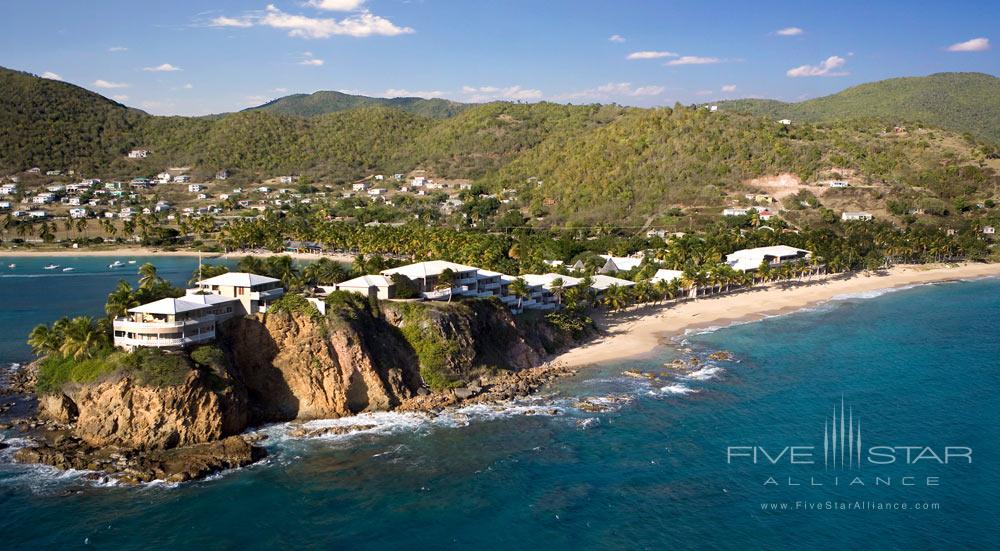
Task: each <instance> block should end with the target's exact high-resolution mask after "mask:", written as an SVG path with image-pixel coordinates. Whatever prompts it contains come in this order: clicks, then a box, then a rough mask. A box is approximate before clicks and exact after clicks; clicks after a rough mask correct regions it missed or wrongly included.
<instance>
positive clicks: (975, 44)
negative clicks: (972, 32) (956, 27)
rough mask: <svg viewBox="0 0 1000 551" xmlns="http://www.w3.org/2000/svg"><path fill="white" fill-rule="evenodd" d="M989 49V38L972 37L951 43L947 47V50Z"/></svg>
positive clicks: (976, 50) (971, 50) (983, 50)
mask: <svg viewBox="0 0 1000 551" xmlns="http://www.w3.org/2000/svg"><path fill="white" fill-rule="evenodd" d="M989 49H990V39H989V38H973V39H972V40H966V41H965V42H959V43H958V44H952V45H951V46H948V48H947V50H948V51H949V52H985V51H986V50H989Z"/></svg>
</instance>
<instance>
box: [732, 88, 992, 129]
mask: <svg viewBox="0 0 1000 551" xmlns="http://www.w3.org/2000/svg"><path fill="white" fill-rule="evenodd" d="M715 105H718V106H719V108H720V109H726V110H734V111H744V112H748V113H752V114H755V115H761V116H766V117H771V118H782V119H784V118H788V119H792V120H793V121H795V120H799V121H803V122H835V121H845V120H851V119H860V118H875V119H879V120H882V121H885V122H889V123H898V124H909V123H923V124H927V125H931V126H937V127H940V128H944V129H946V130H952V131H955V132H960V133H969V134H971V135H972V136H975V137H976V138H979V139H985V140H989V141H991V142H993V143H994V144H997V143H1000V78H997V77H995V76H993V75H989V74H986V73H976V72H943V73H933V74H930V75H927V76H923V77H898V78H892V79H885V80H879V81H874V82H868V83H864V84H859V85H857V86H852V87H850V88H846V89H844V90H841V91H840V92H837V93H835V94H830V95H827V96H822V97H819V98H814V99H810V100H804V101H800V102H783V101H779V100H774V99H751V98H747V99H738V100H727V101H720V102H716V103H715Z"/></svg>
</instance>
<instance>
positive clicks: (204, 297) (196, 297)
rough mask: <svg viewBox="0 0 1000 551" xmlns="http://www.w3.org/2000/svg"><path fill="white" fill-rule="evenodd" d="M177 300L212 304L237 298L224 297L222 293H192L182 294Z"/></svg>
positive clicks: (234, 300) (232, 300) (233, 300)
mask: <svg viewBox="0 0 1000 551" xmlns="http://www.w3.org/2000/svg"><path fill="white" fill-rule="evenodd" d="M177 300H183V301H184V302H191V303H194V304H207V305H209V306H211V305H214V304H222V303H224V302H236V301H238V300H239V299H237V298H230V297H224V296H222V295H213V294H201V293H192V294H190V295H184V296H183V297H181V298H179V299H177Z"/></svg>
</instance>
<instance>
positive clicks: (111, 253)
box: [0, 247, 354, 263]
mask: <svg viewBox="0 0 1000 551" xmlns="http://www.w3.org/2000/svg"><path fill="white" fill-rule="evenodd" d="M199 255H201V256H202V258H204V259H206V260H214V259H227V260H231V259H240V258H243V257H244V256H256V257H261V258H266V257H271V256H290V257H292V258H293V259H295V260H319V259H320V258H329V259H330V260H333V261H335V262H341V263H351V262H354V255H351V254H316V253H292V252H279V253H275V252H271V251H234V252H228V253H221V252H199V251H164V250H162V249H157V248H153V247H125V248H118V249H97V250H95V249H54V250H16V249H14V250H12V249H0V258H40V257H47V256H50V257H116V256H117V257H126V256H187V257H197V256H199Z"/></svg>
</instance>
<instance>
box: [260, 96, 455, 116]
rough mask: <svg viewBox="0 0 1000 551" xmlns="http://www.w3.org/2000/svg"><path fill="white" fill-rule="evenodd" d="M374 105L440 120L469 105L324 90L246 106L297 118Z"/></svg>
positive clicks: (436, 100)
mask: <svg viewBox="0 0 1000 551" xmlns="http://www.w3.org/2000/svg"><path fill="white" fill-rule="evenodd" d="M374 106H381V107H395V108H396V109H401V110H403V111H406V112H408V113H413V114H414V115H421V116H424V117H429V118H432V119H444V118H448V117H451V116H454V115H455V114H457V113H459V112H460V111H462V110H463V109H465V108H467V107H468V106H469V105H468V104H465V103H458V102H455V101H450V100H446V99H438V98H433V99H424V98H373V97H368V96H356V95H353V94H345V93H343V92H333V91H325V90H324V91H319V92H313V93H312V94H292V95H290V96H285V97H282V98H278V99H276V100H272V101H269V102H267V103H265V104H263V105H259V106H257V107H251V108H250V109H251V110H262V111H272V112H274V113H281V114H284V115H296V116H299V117H315V116H317V115H325V114H327V113H336V112H338V111H347V110H348V109H357V108H358V107H374Z"/></svg>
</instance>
